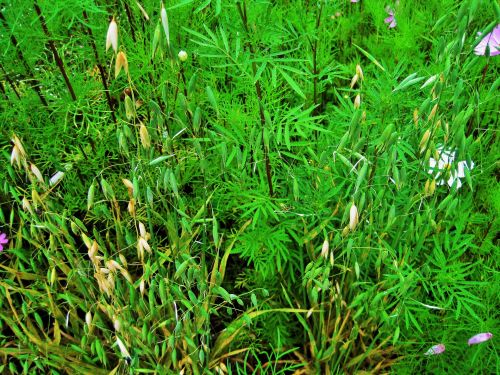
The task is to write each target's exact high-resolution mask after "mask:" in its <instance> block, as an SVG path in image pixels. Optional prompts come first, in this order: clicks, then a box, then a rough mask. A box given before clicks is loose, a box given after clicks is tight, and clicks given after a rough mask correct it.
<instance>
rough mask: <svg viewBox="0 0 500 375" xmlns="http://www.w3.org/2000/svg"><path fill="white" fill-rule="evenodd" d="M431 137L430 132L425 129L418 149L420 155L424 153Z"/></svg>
mask: <svg viewBox="0 0 500 375" xmlns="http://www.w3.org/2000/svg"><path fill="white" fill-rule="evenodd" d="M430 136H431V130H430V129H427V130H426V131H425V133H424V135H423V136H422V139H421V140H420V144H419V146H418V147H419V149H420V153H422V152H424V151H425V150H426V148H427V142H429V137H430Z"/></svg>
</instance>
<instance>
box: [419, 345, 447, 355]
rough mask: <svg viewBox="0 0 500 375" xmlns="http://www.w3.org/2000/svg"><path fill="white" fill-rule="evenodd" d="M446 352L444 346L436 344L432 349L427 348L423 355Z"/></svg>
mask: <svg viewBox="0 0 500 375" xmlns="http://www.w3.org/2000/svg"><path fill="white" fill-rule="evenodd" d="M445 350H446V347H445V346H444V344H438V345H434V346H433V347H431V348H429V350H427V351H426V352H425V353H424V355H436V354H441V353H443V352H444V351H445Z"/></svg>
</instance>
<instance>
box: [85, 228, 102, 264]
mask: <svg viewBox="0 0 500 375" xmlns="http://www.w3.org/2000/svg"><path fill="white" fill-rule="evenodd" d="M82 235H85V234H83V233H82ZM98 249H99V245H98V244H97V241H96V240H94V242H92V245H91V247H90V249H89V258H90V259H91V260H92V259H95V256H96V255H97V251H98Z"/></svg>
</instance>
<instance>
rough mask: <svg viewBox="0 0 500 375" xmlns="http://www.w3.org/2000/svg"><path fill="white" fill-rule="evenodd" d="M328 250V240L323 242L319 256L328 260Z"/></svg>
mask: <svg viewBox="0 0 500 375" xmlns="http://www.w3.org/2000/svg"><path fill="white" fill-rule="evenodd" d="M329 249H330V244H329V243H328V238H325V241H323V246H322V247H321V256H322V257H323V258H325V259H328V250H329Z"/></svg>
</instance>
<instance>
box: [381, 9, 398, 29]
mask: <svg viewBox="0 0 500 375" xmlns="http://www.w3.org/2000/svg"><path fill="white" fill-rule="evenodd" d="M385 11H386V12H387V14H389V17H387V18H386V19H385V20H384V22H385V23H388V24H389V29H392V28H394V27H396V25H397V24H398V23H397V22H396V17H394V11H393V10H392V9H391V7H389V6H388V7H386V8H385Z"/></svg>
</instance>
